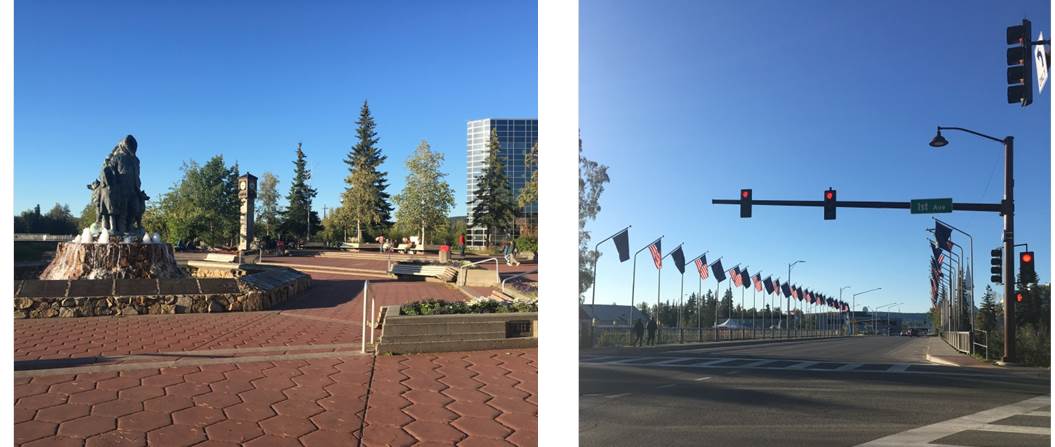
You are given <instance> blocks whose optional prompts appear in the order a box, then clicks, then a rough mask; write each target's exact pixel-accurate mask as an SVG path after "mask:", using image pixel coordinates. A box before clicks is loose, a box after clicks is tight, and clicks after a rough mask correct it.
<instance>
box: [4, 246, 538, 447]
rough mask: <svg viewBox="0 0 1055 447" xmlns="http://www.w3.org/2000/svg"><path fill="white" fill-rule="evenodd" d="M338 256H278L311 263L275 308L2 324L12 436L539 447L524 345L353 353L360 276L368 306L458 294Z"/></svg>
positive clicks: (73, 440)
mask: <svg viewBox="0 0 1055 447" xmlns="http://www.w3.org/2000/svg"><path fill="white" fill-rule="evenodd" d="M339 261H340V260H338V261H335V260H333V259H326V260H323V259H320V258H288V259H286V260H283V261H282V262H283V263H289V264H302V265H312V266H318V267H319V268H318V269H317V270H319V271H313V272H310V274H311V275H312V277H313V287H312V288H311V289H309V291H308V292H307V293H306V294H305V295H303V296H301V297H300V298H298V299H296V300H293V301H291V302H289V303H287V304H286V305H285V306H284V307H283V308H281V309H276V310H270V311H263V312H246V313H221V314H180V315H145V316H133V317H123V318H118V317H88V318H66V319H60V318H53V319H36V320H16V321H15V369H16V371H15V443H16V444H17V445H24V446H66V445H71V446H81V445H83V446H125V445H128V446H134V445H157V446H190V445H199V446H233V445H248V446H343V445H370V446H373V445H377V446H382V445H411V444H418V443H420V444H433V445H465V446H469V445H518V446H525V445H535V444H536V443H537V442H536V439H537V432H538V430H537V422H536V421H537V405H538V401H537V389H538V385H537V369H538V364H537V352H536V350H535V349H521V350H502V351H478V352H453V353H439V354H418V355H396V356H384V355H383V356H378V357H376V358H375V357H374V356H372V355H369V354H362V353H360V352H359V347H360V341H361V340H360V334H361V331H362V327H361V325H360V322H361V318H362V301H361V297H362V289H363V280H364V279H370V281H371V286H370V293H371V295H372V297H373V298H374V299H375V300H376V301H377V304H378V305H379V306H380V305H387V304H398V303H404V302H410V301H414V300H417V299H422V298H443V299H449V300H461V299H466V298H467V296H466V295H465V294H464V293H463V292H462V291H459V290H457V289H455V288H452V287H450V286H448V285H445V284H439V283H431V282H420V281H413V282H405V281H396V280H391V279H379V278H377V276H376V275H374V276H368V273H363V272H359V273H357V272H356V270H351V269H364V270H368V269H372V268H376V263H366V262H358V263H342V262H339ZM353 264H354V265H353ZM504 267H505V266H503V271H504V270H505V269H504ZM342 268H350V269H349V270H344V271H342V270H341V269H342ZM322 271H324V272H322ZM473 292H474V293H476V292H478V291H477V290H473Z"/></svg>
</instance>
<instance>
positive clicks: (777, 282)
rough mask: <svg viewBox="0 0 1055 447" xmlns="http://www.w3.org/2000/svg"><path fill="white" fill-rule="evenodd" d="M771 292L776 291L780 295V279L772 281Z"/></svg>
mask: <svg viewBox="0 0 1055 447" xmlns="http://www.w3.org/2000/svg"><path fill="white" fill-rule="evenodd" d="M773 290H776V291H777V293H778V294H779V293H780V278H777V279H774V280H773Z"/></svg>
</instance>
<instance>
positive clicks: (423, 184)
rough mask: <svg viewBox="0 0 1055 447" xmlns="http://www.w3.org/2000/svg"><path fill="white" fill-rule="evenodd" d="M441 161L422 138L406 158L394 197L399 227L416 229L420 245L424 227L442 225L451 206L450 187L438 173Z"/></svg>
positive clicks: (451, 193) (438, 229) (435, 227)
mask: <svg viewBox="0 0 1055 447" xmlns="http://www.w3.org/2000/svg"><path fill="white" fill-rule="evenodd" d="M442 164H443V154H441V153H439V152H432V150H430V149H429V143H428V142H427V141H425V140H422V141H421V144H419V145H418V148H417V150H415V151H414V155H412V156H411V157H410V159H408V160H407V181H406V185H405V186H404V187H403V191H402V192H401V193H399V194H397V195H396V197H395V201H396V204H397V205H399V209H398V210H397V211H396V220H397V221H398V223H399V226H400V227H402V228H401V229H402V230H403V231H407V232H408V233H409V232H410V231H414V232H415V233H417V232H418V230H420V233H421V234H420V236H421V243H422V244H424V243H425V231H426V230H429V231H433V232H439V231H442V230H444V229H445V228H446V226H447V214H448V213H449V212H450V210H451V208H452V207H454V189H452V188H451V185H449V184H447V181H446V180H444V179H443V178H444V177H446V176H447V174H444V173H443V172H440V166H441V165H442ZM433 239H435V238H433Z"/></svg>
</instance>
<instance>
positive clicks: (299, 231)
mask: <svg viewBox="0 0 1055 447" xmlns="http://www.w3.org/2000/svg"><path fill="white" fill-rule="evenodd" d="M307 164H308V162H307V160H305V158H304V150H303V149H301V144H300V143H297V159H296V160H295V161H294V162H293V166H294V168H293V182H292V184H291V185H290V187H289V195H287V196H286V201H287V202H288V203H289V205H288V206H287V207H286V209H285V210H284V211H283V212H282V225H281V228H282V232H284V233H288V234H290V235H292V236H293V237H301V235H306V236H307V237H308V238H310V237H311V236H310V235H309V234H308V220H309V219H310V220H311V232H313V233H314V232H316V231H318V230H319V226H320V223H321V222H320V221H319V217H318V215H317V214H316V213H314V212H311V211H310V210H311V201H312V199H314V198H315V194H316V192H315V189H314V188H312V187H311V186H310V185H309V184H308V180H310V179H311V171H309V170H308V166H307ZM309 213H310V214H309Z"/></svg>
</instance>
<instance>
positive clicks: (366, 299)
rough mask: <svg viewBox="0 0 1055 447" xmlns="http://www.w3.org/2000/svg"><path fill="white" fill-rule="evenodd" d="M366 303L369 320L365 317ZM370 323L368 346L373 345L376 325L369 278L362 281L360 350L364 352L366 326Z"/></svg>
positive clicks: (374, 304)
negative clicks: (368, 308) (368, 310)
mask: <svg viewBox="0 0 1055 447" xmlns="http://www.w3.org/2000/svg"><path fill="white" fill-rule="evenodd" d="M367 304H369V307H370V320H369V321H367V319H366V308H367ZM367 324H369V325H370V347H371V348H373V347H374V328H375V327H377V303H376V302H374V300H373V298H370V280H369V279H368V280H366V281H364V282H363V334H362V348H361V352H362V353H363V354H366V326H367Z"/></svg>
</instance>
